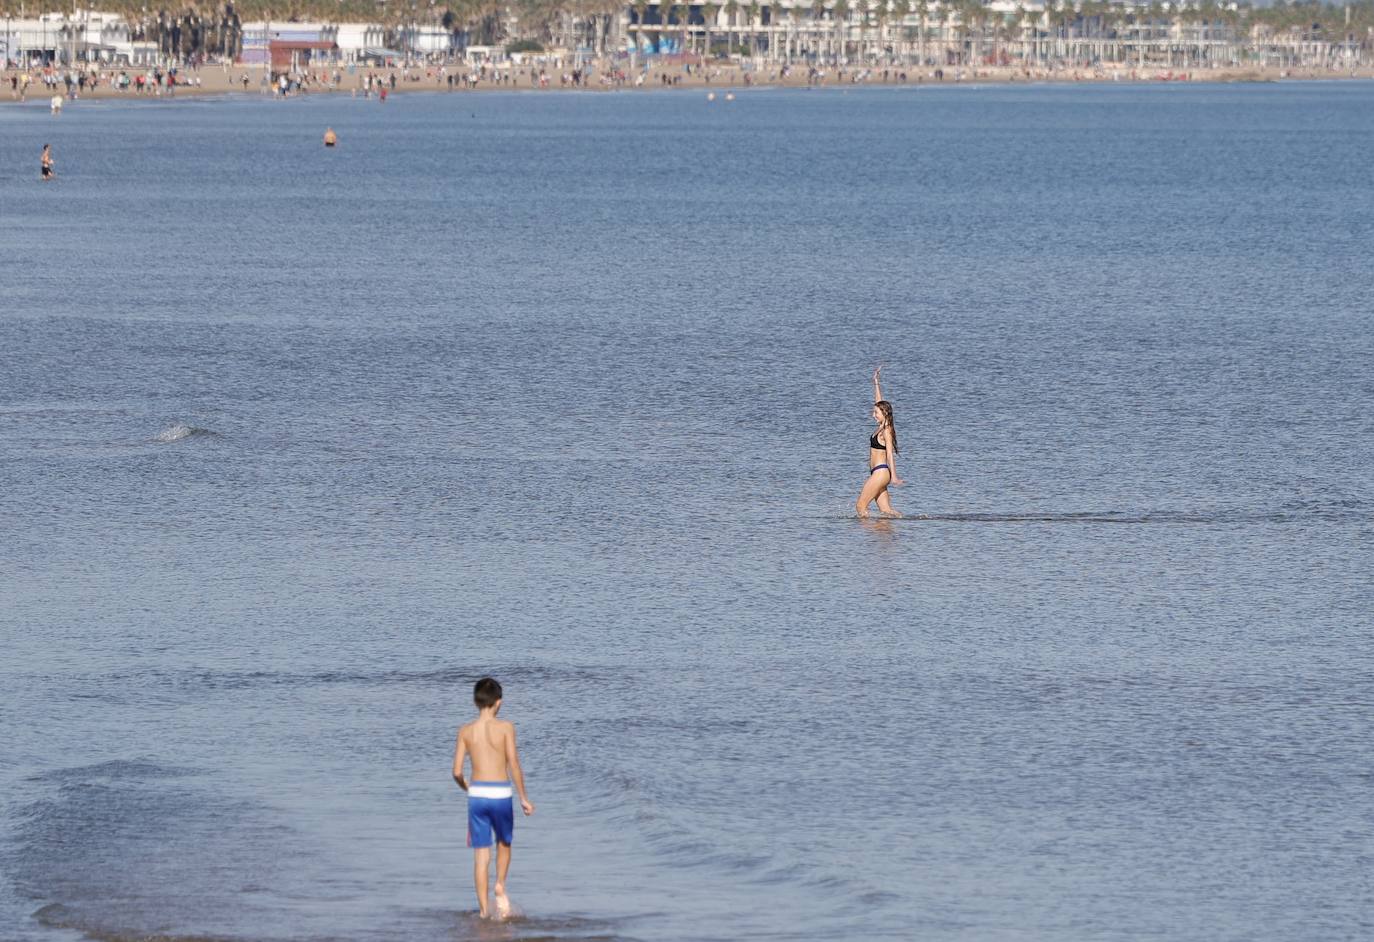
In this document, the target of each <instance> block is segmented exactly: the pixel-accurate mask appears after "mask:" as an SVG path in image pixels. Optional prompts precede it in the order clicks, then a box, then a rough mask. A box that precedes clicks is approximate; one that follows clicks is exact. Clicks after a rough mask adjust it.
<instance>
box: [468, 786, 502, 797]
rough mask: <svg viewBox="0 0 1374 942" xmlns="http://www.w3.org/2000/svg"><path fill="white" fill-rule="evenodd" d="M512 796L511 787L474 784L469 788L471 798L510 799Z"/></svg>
mask: <svg viewBox="0 0 1374 942" xmlns="http://www.w3.org/2000/svg"><path fill="white" fill-rule="evenodd" d="M512 794H513V792H512V791H511V787H510V786H509V785H478V784H476V783H473V784H472V785H469V786H468V797H469V798H509V797H511V795H512Z"/></svg>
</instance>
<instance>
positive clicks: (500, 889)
mask: <svg viewBox="0 0 1374 942" xmlns="http://www.w3.org/2000/svg"><path fill="white" fill-rule="evenodd" d="M494 895H495V896H496V917H497V918H498V919H505V918H507V917H509V916H510V897H509V896H507V895H506V888H505V887H504V886H502V885H501V884H499V883H498V884H496V891H495V894H494Z"/></svg>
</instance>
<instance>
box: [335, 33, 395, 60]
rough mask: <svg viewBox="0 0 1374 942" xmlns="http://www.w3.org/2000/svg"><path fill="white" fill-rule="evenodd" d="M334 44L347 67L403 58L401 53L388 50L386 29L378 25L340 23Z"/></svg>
mask: <svg viewBox="0 0 1374 942" xmlns="http://www.w3.org/2000/svg"><path fill="white" fill-rule="evenodd" d="M334 43H335V45H337V46H338V47H339V61H340V62H341V63H342V64H345V65H354V64H356V63H364V62H386V61H388V60H391V61H399V60H400V58H401V53H399V52H397V51H396V50H394V49H389V48H387V35H386V27H384V26H380V25H378V24H376V23H340V24H339V25H338V27H337V29H336V30H335V33H334Z"/></svg>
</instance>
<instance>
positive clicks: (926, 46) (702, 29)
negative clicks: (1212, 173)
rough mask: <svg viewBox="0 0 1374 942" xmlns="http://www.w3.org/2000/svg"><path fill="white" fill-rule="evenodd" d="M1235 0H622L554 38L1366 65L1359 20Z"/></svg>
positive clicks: (680, 49)
mask: <svg viewBox="0 0 1374 942" xmlns="http://www.w3.org/2000/svg"><path fill="white" fill-rule="evenodd" d="M1240 21H1241V10H1240V8H1239V7H1237V6H1235V5H1231V6H1216V5H1208V6H1206V7H1204V6H1201V5H1197V6H1190V5H1185V4H1165V5H1160V4H1157V3H1149V4H1147V3H1144V2H1133V3H1128V2H1120V0H1117V2H1103V0H1078V2H1070V0H1026V2H1017V0H990V2H985V3H977V2H967V0H949V2H944V3H941V2H938V0H777V2H768V0H749V2H741V0H728V2H706V3H690V2H686V3H684V2H675V0H633V2H631V3H630V4H629V5H627V6H626V7H624V8H623V10H622V11H621V13H620V14H619V16H617V17H615V19H614V22H612V23H610V24H604V23H602V22H601V21H600V20H599V19H598V17H596V16H590V17H581V18H576V17H571V16H568V17H565V18H564V19H563V20H561V21H559V22H557V23H554V24H551V26H552V29H551V32H552V34H553V39H554V41H555V42H560V43H562V44H564V45H569V46H572V47H574V48H578V49H582V50H587V51H591V50H594V49H599V47H600V38H601V37H602V36H603V35H609V37H610V43H609V45H610V46H611V48H613V49H620V50H622V51H624V52H627V53H630V54H634V55H649V56H653V55H674V54H689V55H696V56H706V57H714V56H719V55H722V54H725V55H731V56H735V57H741V58H744V59H748V60H752V61H754V62H756V63H760V64H762V63H766V62H809V63H813V64H815V63H821V64H853V65H866V66H874V65H918V64H919V65H925V66H970V67H975V68H976V67H980V66H1017V67H1024V68H1028V69H1029V68H1037V69H1046V68H1054V67H1068V66H1073V67H1099V68H1100V67H1170V68H1206V67H1209V66H1218V65H1240V64H1251V65H1263V64H1267V63H1287V64H1289V65H1297V64H1304V65H1317V66H1327V67H1333V66H1332V64H1333V63H1336V64H1349V65H1351V66H1352V67H1353V66H1354V65H1357V64H1361V63H1364V64H1367V63H1369V62H1370V61H1374V35H1371V33H1370V31H1369V29H1368V28H1361V30H1360V31H1359V32H1358V33H1350V34H1347V35H1345V36H1332V35H1322V34H1320V33H1319V32H1317V31H1313V30H1311V28H1310V24H1308V25H1307V26H1303V25H1301V24H1293V25H1290V26H1286V27H1283V28H1282V29H1281V30H1279V31H1278V33H1277V34H1266V35H1263V36H1259V35H1254V34H1253V33H1252V34H1247V33H1246V32H1244V31H1243V30H1241V29H1240V28H1239V23H1240Z"/></svg>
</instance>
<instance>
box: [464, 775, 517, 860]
mask: <svg viewBox="0 0 1374 942" xmlns="http://www.w3.org/2000/svg"><path fill="white" fill-rule="evenodd" d="M493 835H495V838H496V840H498V841H500V842H501V843H502V844H505V845H506V846H508V847H509V846H510V843H511V838H512V837H514V836H515V807H514V802H513V801H512V799H511V785H510V782H472V783H470V784H469V785H468V846H469V847H490V846H491V845H492V837H493Z"/></svg>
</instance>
